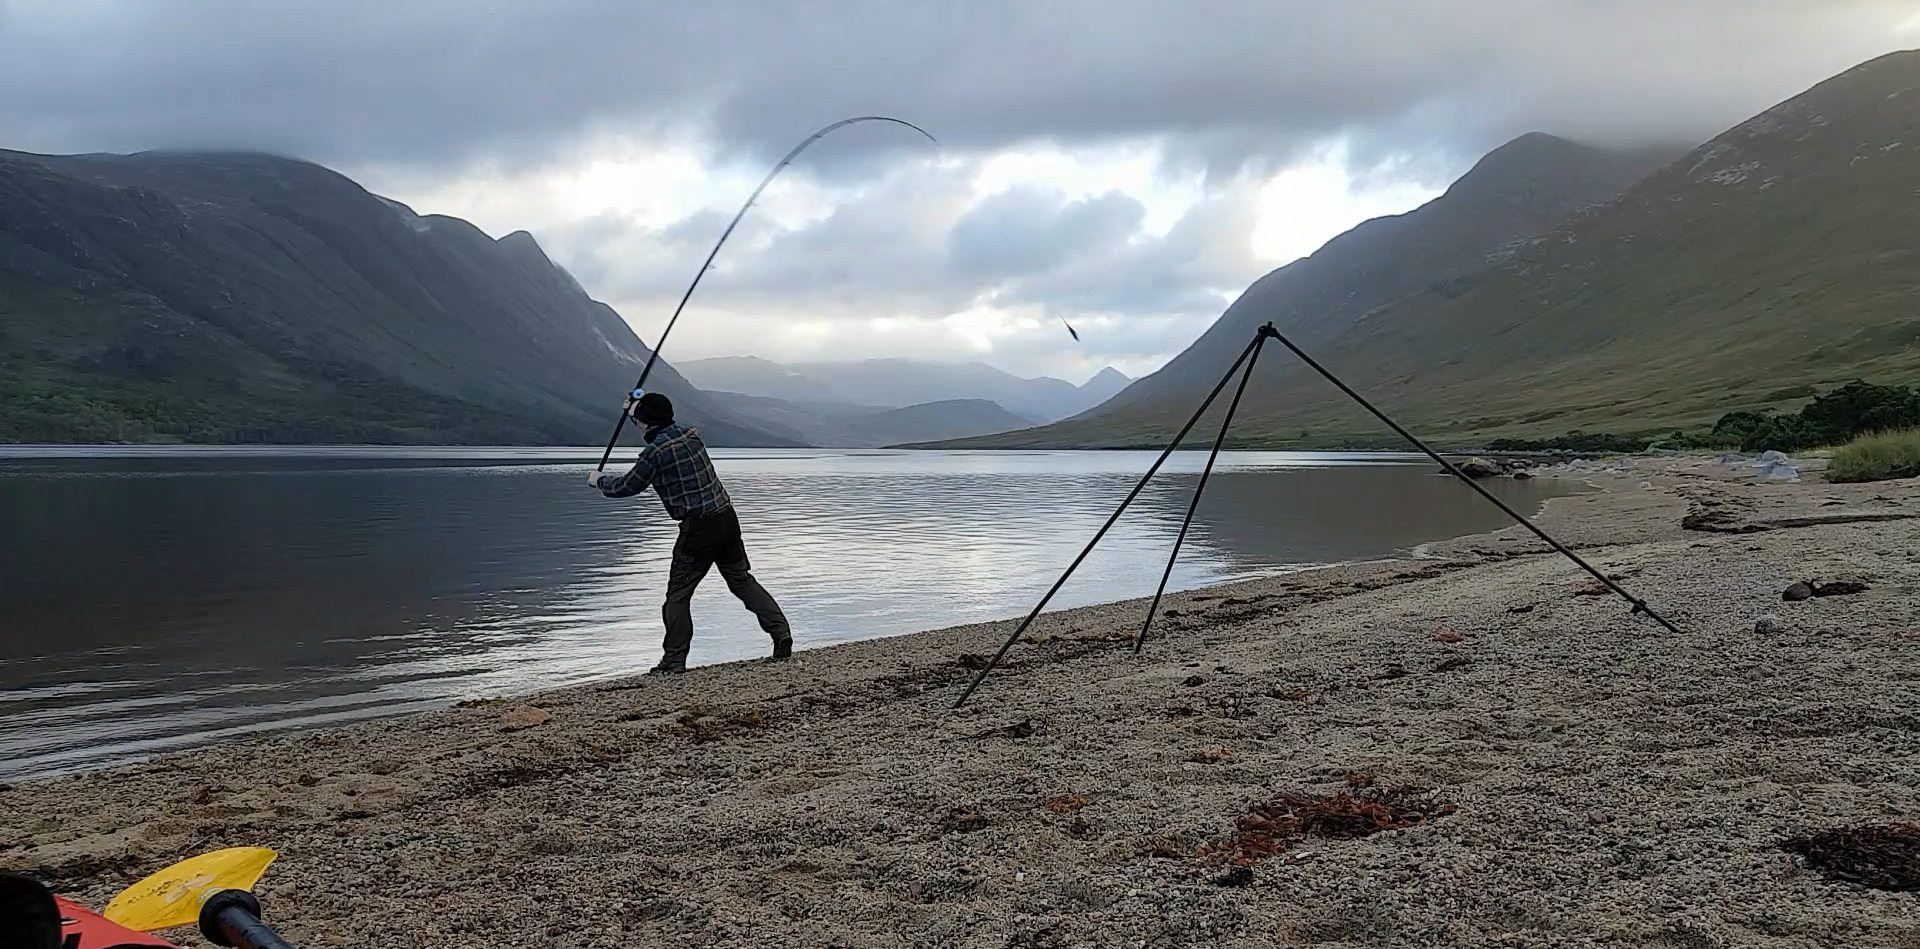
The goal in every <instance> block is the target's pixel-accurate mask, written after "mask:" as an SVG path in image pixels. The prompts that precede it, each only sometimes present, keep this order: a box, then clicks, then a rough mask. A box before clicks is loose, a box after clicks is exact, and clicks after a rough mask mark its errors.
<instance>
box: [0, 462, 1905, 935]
mask: <svg viewBox="0 0 1920 949" xmlns="http://www.w3.org/2000/svg"><path fill="white" fill-rule="evenodd" d="M1627 464H1628V465H1630V467H1628V468H1625V469H1619V468H1617V466H1616V470H1607V466H1598V465H1594V466H1585V467H1582V468H1580V469H1576V470H1568V471H1562V472H1559V473H1558V474H1559V476H1564V477H1579V478H1584V479H1589V480H1591V481H1593V482H1594V483H1595V484H1597V485H1600V486H1601V487H1603V488H1604V490H1602V491H1600V492H1596V493H1590V494H1583V495H1578V496H1574V497H1568V498H1561V499H1557V500H1555V501H1553V502H1551V503H1550V504H1549V506H1548V508H1547V510H1546V511H1545V512H1544V513H1543V515H1542V516H1541V522H1542V523H1543V524H1544V525H1546V526H1548V527H1549V528H1550V529H1552V530H1555V531H1557V532H1559V533H1560V534H1562V535H1563V536H1564V537H1565V538H1566V539H1568V540H1569V541H1571V542H1573V543H1575V544H1576V545H1577V546H1579V547H1580V548H1581V549H1582V551H1583V553H1584V554H1585V555H1586V556H1588V557H1590V558H1591V559H1593V560H1594V561H1595V562H1596V563H1598V564H1601V565H1603V568H1604V569H1605V570H1607V571H1609V572H1611V573H1613V574H1615V575H1617V576H1618V577H1619V579H1620V582H1621V583H1623V584H1624V585H1626V586H1627V587H1629V588H1630V589H1632V590H1633V591H1635V592H1636V593H1638V594H1639V595H1641V596H1643V597H1644V598H1646V599H1647V600H1648V601H1649V602H1650V603H1651V604H1653V605H1654V606H1655V607H1656V608H1657V609H1660V610H1662V611H1663V612H1665V613H1666V614H1667V615H1668V616H1669V617H1671V618H1672V619H1673V620H1674V621H1675V622H1676V623H1678V624H1679V625H1680V627H1681V628H1682V629H1683V630H1684V632H1683V633H1681V634H1680V635H1674V634H1672V633H1669V632H1667V631H1665V630H1663V629H1662V628H1660V627H1659V626H1657V625H1655V624H1653V623H1651V622H1648V621H1647V620H1646V619H1645V618H1642V617H1634V616H1631V615H1629V614H1628V611H1627V609H1626V605H1625V604H1624V603H1623V602H1621V601H1620V600H1619V599H1617V598H1615V597H1613V596H1611V595H1594V594H1591V593H1589V592H1587V588H1588V587H1589V585H1590V581H1589V580H1588V579H1587V578H1585V577H1584V575H1582V574H1580V573H1579V572H1578V571H1577V570H1576V569H1575V568H1574V567H1573V566H1572V565H1571V564H1569V563H1568V562H1566V561H1565V560H1563V559H1560V558H1559V557H1557V556H1553V555H1547V554H1542V553H1540V552H1539V551H1540V550H1541V547H1540V545H1539V544H1538V543H1537V542H1536V541H1534V540H1532V539H1531V537H1530V536H1528V535H1524V534H1522V533H1520V532H1519V531H1518V530H1517V529H1514V530H1508V531H1503V532H1500V533H1498V534H1493V535H1487V536H1481V537H1475V538H1465V539H1462V540H1458V541H1451V542H1447V543H1442V544H1436V545H1433V546H1432V547H1431V548H1429V549H1427V550H1426V551H1424V552H1423V553H1424V554H1425V556H1424V557H1423V558H1421V559H1407V560H1399V561H1393V562H1387V563H1380V564H1371V565H1364V566H1355V567H1344V568H1337V569H1330V570H1322V571H1315V572H1312V573H1308V574H1300V575H1294V576H1288V577H1279V578H1273V579H1268V580H1260V581H1254V582H1249V583H1242V584H1237V585H1233V586H1228V587H1218V588H1213V589H1209V590H1202V591H1195V592H1192V593H1187V594H1182V595H1178V596H1174V597H1172V598H1171V599H1170V601H1169V602H1168V604H1167V608H1166V611H1165V614H1164V617H1165V618H1164V619H1163V620H1162V622H1161V624H1160V626H1159V628H1158V629H1159V632H1160V633H1162V634H1164V638H1161V637H1159V636H1156V638H1154V639H1152V640H1150V641H1149V642H1148V643H1147V646H1146V650H1145V652H1144V654H1143V655H1141V656H1138V657H1136V656H1134V655H1133V654H1132V653H1131V650H1130V648H1129V644H1128V642H1127V640H1128V638H1129V637H1131V635H1132V634H1133V631H1134V630H1135V629H1136V628H1137V625H1138V623H1139V620H1140V617H1141V613H1142V604H1140V603H1138V602H1132V603H1120V604H1110V605H1105V606H1098V607H1091V608H1087V609H1080V610H1073V611H1069V612H1063V613H1059V614H1050V615H1048V616H1047V617H1044V618H1043V620H1042V621H1041V622H1040V623H1039V624H1037V626H1036V628H1035V629H1034V630H1033V633H1034V640H1033V641H1032V642H1030V643H1027V644H1023V645H1021V646H1018V647H1016V648H1015V649H1014V651H1013V652H1012V653H1011V654H1010V656H1009V659H1010V661H1009V663H1008V664H1007V666H1006V667H1005V668H1003V669H1002V670H1001V671H1000V672H999V673H998V674H996V675H995V676H994V677H993V678H991V679H990V680H988V682H987V684H986V685H985V686H984V687H983V688H982V690H981V691H980V692H979V693H978V695H977V696H976V697H975V699H974V702H973V703H972V704H971V705H970V706H969V707H967V708H965V709H963V710H961V711H954V710H953V709H951V708H950V706H951V704H952V702H953V700H954V698H955V697H956V695H957V694H958V692H959V689H960V687H961V686H962V685H963V683H964V681H965V677H966V676H968V675H969V674H970V673H969V671H968V670H967V669H965V668H963V667H962V666H961V665H960V664H959V663H958V662H957V661H956V660H957V658H958V657H960V656H961V655H962V654H965V653H989V652H991V651H992V649H993V648H994V647H995V646H996V645H997V643H998V641H999V640H1000V639H1001V638H1003V637H1004V636H1005V634H1006V632H1007V631H1008V630H1009V629H1010V626H1009V624H1007V623H998V624H988V625H983V626H973V627H964V628H958V629H949V630H941V631H936V632H930V633H922V634H916V635H912V636H905V637H901V638H897V639H891V640H883V641H874V642H865V643H856V644H851V645H845V646H837V647H833V648H829V649H820V650H815V651H807V652H803V653H801V654H800V655H798V656H797V657H796V658H795V659H794V660H793V661H792V662H789V663H786V664H772V663H741V664H734V665H728V666H716V667H709V668H704V669H697V670H695V671H694V672H692V673H690V674H688V675H686V676H684V677H678V678H672V679H665V680H656V679H644V680H643V679H635V680H624V681H618V682H613V683H602V684H598V685H593V686H585V687H579V688H573V689H567V690H562V691H557V692H552V693H549V694H544V695H539V696H533V697H523V698H511V699H505V700H502V701H498V702H487V703H482V704H477V705H469V706H465V707H457V708H451V709H448V710H446V711H444V712H439V713H434V714H429V715H425V716H420V717H415V718H408V719H403V720H397V721H391V722H383V723H375V724H369V725H362V726H355V727H349V728H341V729H334V730H326V731H315V732H307V733H299V734H293V735H287V736H281V737H273V738H267V739H262V740H251V741H237V742H231V743H227V744H223V745H220V746H217V747H214V748H210V749H205V750H201V751H195V752H190V753H186V754H180V755H175V756H170V757H165V758H160V759H156V760H154V761H151V762H147V763H143V764H138V765H134V766H129V767H124V768H119V769H115V770H111V771H106V772H100V773H94V774H87V775H81V776H76V777H71V778H63V779H54V780H46V781H36V782H28V783H26V784H23V785H21V786H19V787H15V788H13V789H11V790H7V791H5V792H0V867H5V868H8V869H15V870H26V871H29V872H32V873H35V874H38V875H40V876H42V877H43V878H45V879H48V880H50V881H52V882H53V883H55V884H57V885H58V886H60V887H61V888H63V889H66V890H68V891H70V892H73V893H75V894H77V895H79V896H80V897H82V898H83V899H86V900H88V901H92V902H95V903H98V902H100V901H103V900H104V899H105V898H106V897H108V896H109V895H111V894H112V893H113V892H114V891H115V890H116V889H117V888H118V887H120V886H122V885H124V884H126V883H128V882H130V881H132V880H133V879H135V878H137V877H139V876H141V875H143V874H144V873H146V872H148V871H150V870H153V869H156V868H158V867H160V866H163V865H165V864H167V863H170V862H172V861H174V860H177V859H180V858H182V857H185V856H188V855H190V854H192V853H196V852H199V851H202V850H207V849H212V848H215V847H220V846H229V845H241V844H258V845H266V846H271V847H274V848H276V849H278V850H279V851H280V853H281V857H280V861H279V862H278V863H277V864H276V865H275V866H274V867H273V869H272V870H271V871H270V872H269V874H268V877H267V880H266V881H265V883H264V885H263V886H262V888H261V890H260V893H261V897H262V900H263V902H264V903H265V905H266V907H267V913H268V916H269V918H270V920H271V921H272V922H274V923H275V924H277V925H278V926H279V927H280V929H281V931H282V932H283V933H284V934H285V935H286V936H287V937H288V938H289V939H290V940H292V941H293V942H294V944H295V945H299V946H423V947H426V946H432V947H439V946H449V947H452V946H543V947H544V946H643V945H660V946H689V945H691V946H700V945H714V946H723V945H724V946H799V945H804V946H996V947H998V946H1079V945H1103V946H1104V945H1112V946H1174V945H1222V946H1257V945H1259V946H1264V945H1295V944H1311V945H1328V946H1339V945H1396V946H1399V945H1410V946H1421V945H1444V946H1489V945H1500V946H1675V947H1707V946H1842V945H1844V946H1852V947H1872V946H1903V947H1914V946H1920V912H1916V910H1920V904H1917V902H1916V901H1917V900H1920V897H1917V896H1916V895H1915V894H1911V893H1890V892H1883V891H1877V890H1872V889H1867V888H1864V887H1860V886H1856V885H1852V884H1846V883H1835V882H1829V881H1826V880H1824V879H1822V878H1821V877H1820V876H1819V875H1817V874H1815V873H1813V872H1811V871H1810V870H1809V869H1808V868H1806V867H1804V866H1802V865H1801V864H1799V863H1798V862H1796V860H1795V859H1794V858H1793V857H1791V856H1789V855H1787V854H1786V853H1784V852H1783V851H1782V850H1781V849H1780V844H1781V843H1782V841H1783V840H1785V839H1786V838H1788V837H1790V836H1792V835H1794V834H1796V833H1799V832H1803V831H1808V830H1817V829H1821V828H1827V827H1833V826H1838V825H1842V824H1847V823H1851V822H1857V821H1880V820H1890V819H1902V818H1904V819H1909V820H1911V819H1915V818H1916V817H1920V712H1916V709H1917V708H1920V701H1916V700H1920V633H1917V632H1916V627H1915V624H1914V621H1913V617H1915V616H1916V615H1917V613H1920V611H1916V606H1917V605H1920V534H1917V533H1916V530H1915V528H1916V526H1920V524H1916V521H1915V520H1914V518H1915V517H1916V516H1920V483H1917V482H1912V481H1907V482H1893V483H1886V484H1879V485H1858V486H1839V485H1827V484H1823V483H1819V482H1818V480H1817V475H1814V476H1813V477H1812V478H1810V481H1809V483H1805V484H1768V485H1759V484H1750V483H1742V482H1740V481H1737V480H1734V475H1733V474H1732V473H1730V472H1728V471H1727V469H1725V468H1724V467H1722V466H1717V465H1714V464H1712V463H1711V462H1708V461H1705V460H1701V459H1665V460H1639V461H1634V462H1629V463H1627ZM1469 502H1471V498H1468V499H1467V500H1466V501H1463V503H1469ZM1689 515H1693V521H1692V523H1694V524H1695V525H1696V526H1704V527H1712V528H1715V529H1713V530H1687V529H1683V528H1682V526H1681V524H1682V521H1683V519H1686V518H1688V516H1689ZM1842 576H1852V577H1859V578H1862V579H1864V580H1865V581H1866V582H1867V583H1868V585H1869V589H1868V590H1866V591H1865V592H1860V593H1855V594H1851V595H1845V596H1831V597H1820V598H1815V599H1811V600H1807V601H1804V602H1793V603H1788V602H1782V600H1781V598H1780V594H1781V591H1782V589H1783V588H1785V587H1786V586H1787V585H1788V584H1790V583H1792V582H1794V581H1796V580H1804V579H1831V578H1836V577H1842ZM1763 616H1771V617H1773V618H1774V619H1775V620H1776V621H1777V622H1773V623H1769V624H1765V625H1766V626H1767V628H1768V631H1767V632H1763V633H1760V632H1756V630H1755V627H1756V621H1758V620H1760V619H1761V617H1763ZM1452 640H1457V641H1452ZM527 708H537V709H539V710H542V711H544V712H546V713H549V717H547V718H545V720H543V721H538V723H533V722H535V721H536V720H540V719H541V718H542V716H541V715H539V714H537V713H531V712H529V711H527ZM503 721H513V722H516V723H518V724H519V725H521V726H524V727H518V728H517V729H516V730H508V727H509V726H507V725H505V724H503ZM1369 781H1371V782H1373V783H1374V784H1375V785H1376V786H1388V785H1396V784H1402V783H1407V784H1414V785H1418V786H1421V787H1424V788H1427V789H1430V793H1431V798H1432V799H1433V800H1435V801H1438V802H1443V803H1444V804H1446V805H1450V806H1451V807H1452V809H1453V812H1452V813H1451V814H1449V815H1446V816H1441V817H1437V818H1435V819H1433V820H1431V821H1428V822H1425V823H1423V824H1421V825H1418V826H1414V827H1411V828H1407V829H1401V830H1392V831H1388V832H1384V833H1380V834H1376V835H1374V836H1370V837H1365V838H1362V839H1351V840H1334V839H1322V838H1314V837H1309V838H1307V839H1306V840H1304V841H1301V842H1300V843H1299V844H1298V845H1296V846H1294V847H1292V848H1291V849H1290V850H1288V851H1287V852H1286V853H1285V854H1283V855H1281V856H1278V857H1275V858H1273V859H1268V860H1264V861H1261V862H1258V863H1257V864H1255V865H1253V866H1252V867H1251V875H1250V876H1249V875H1246V874H1230V873H1228V872H1227V871H1228V870H1230V869H1231V867H1230V866H1229V865H1227V864H1224V863H1221V862H1220V861H1219V860H1218V859H1217V858H1211V857H1207V856H1202V855H1201V853H1202V851H1203V850H1205V849H1208V848H1209V845H1218V844H1219V843H1220V842H1221V841H1223V840H1225V839H1226V838H1227V837H1228V836H1229V835H1230V834H1231V833H1232V832H1233V830H1234V827H1235V821H1236V818H1237V817H1238V815H1240V814H1242V813H1243V812H1244V810H1245V809H1246V807H1247V806H1248V805H1249V804H1250V803H1254V802H1259V801H1264V800H1267V799H1269V798H1271V797H1272V796H1274V795H1275V794H1277V793H1279V792H1281V791H1294V790H1304V791H1310V792H1315V793H1326V794H1331V793H1335V792H1338V791H1340V790H1342V789H1346V788H1348V787H1349V785H1350V784H1354V783H1359V784H1364V783H1367V782H1369ZM1076 795H1078V797H1076ZM1049 803H1051V804H1052V806H1051V807H1049V806H1048V805H1049ZM1235 884H1237V885H1235ZM177 935H178V938H179V940H180V941H181V942H182V943H184V944H190V945H197V944H198V943H197V942H196V937H194V936H192V934H191V933H186V932H182V933H178V934H177Z"/></svg>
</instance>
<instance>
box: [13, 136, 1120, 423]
mask: <svg viewBox="0 0 1920 949" xmlns="http://www.w3.org/2000/svg"><path fill="white" fill-rule="evenodd" d="M646 358H647V350H646V349H645V347H643V346H642V345H641V343H640V341H639V340H638V339H637V338H636V337H635V336H634V334H633V332H632V331H631V330H630V329H629V328H628V327H627V324H626V322H625V321H624V320H622V319H621V318H620V316H619V315H618V314H616V313H615V312H614V311H613V310H612V309H610V308H609V307H607V306H606V305H605V304H602V303H600V302H598V301H595V300H593V299H592V298H591V297H589V296H588V295H587V293H586V292H585V290H583V289H582V288H581V287H580V285H579V284H578V283H576V282H575V281H574V279H573V278H572V277H571V276H570V275H568V274H567V272H566V271H565V270H563V269H561V268H560V267H559V266H557V265H555V264H554V263H553V262H552V261H551V260H549V259H548V258H547V256H546V254H545V253H544V252H542V250H541V249H540V245H539V244H538V243H537V242H536V241H535V240H534V238H533V237H532V236H531V235H529V234H527V233H526V232H524V231H516V232H514V233H512V234H508V235H506V236H505V237H502V238H500V239H498V240H495V239H493V238H490V237H488V236H487V235H486V234H484V233H482V232H481V231H480V230H479V229H478V228H476V227H474V226H473V225H471V224H468V223H467V222H465V221H462V220H460V219H458V218H452V217H444V216H440V215H424V216H423V215H418V214H415V213H414V212H413V210H412V209H410V208H408V207H406V206H405V205H403V204H400V203H398V202H395V201H391V200H388V199H385V198H381V197H378V196H376V195H373V194H370V193H368V192H367V191H366V190H364V189H362V188H361V187H360V186H359V185H357V184H355V183H353V182H352V181H350V180H348V179H347V178H345V177H342V176H341V175H338V174H336V173H334V172H331V171H328V170H327V169H325V168H322V167H320V166H318V165H314V164H310V163H307V162H302V161H295V160H292V159H286V158H278V157H274V156H269V155H259V154H247V153H192V152H148V153H142V154H137V155H75V156H46V155H31V154H25V153H21V152H5V151H0V441H12V442H106V441H136V442H279V443H297V442H314V443H340V442H360V443H390V444H429V443H468V444H474V443H491V444H576V445H592V444H595V443H598V442H599V441H601V440H602V439H604V438H605V437H606V433H607V431H608V430H609V428H610V426H611V424H612V422H613V419H614V417H615V413H616V412H617V411H618V406H619V401H620V398H621V396H622V394H623V393H625V392H626V391H627V388H628V387H629V386H631V385H632V384H633V381H634V379H635V377H637V376H638V375H639V372H640V366H641V365H642V364H643V363H644V362H645V360H646ZM808 371H815V372H823V373H827V374H828V376H829V378H832V379H834V380H835V381H836V382H837V383H849V384H853V383H858V387H857V388H855V389H854V391H855V393H856V394H857V396H858V397H859V398H861V399H868V398H871V399H872V402H871V404H865V405H855V404H852V403H851V402H849V401H848V400H847V399H846V398H845V397H843V396H842V395H840V394H838V393H837V392H835V391H829V390H826V389H823V388H817V389H809V388H807V387H805V386H804V385H793V386H788V387H786V388H784V389H783V388H781V387H780V386H779V385H777V384H770V385H769V386H765V387H760V388H759V389H749V390H744V391H759V392H763V393H766V394H771V395H774V396H776V397H777V398H774V399H749V398H747V397H745V396H738V395H734V394H731V393H705V392H702V391H700V390H699V389H698V388H696V387H695V386H694V385H693V384H691V383H689V382H688V381H687V380H686V379H685V378H683V377H682V376H681V375H680V374H679V373H678V372H677V371H675V369H674V368H673V367H672V366H671V365H668V364H667V363H666V362H665V361H664V360H663V361H661V362H660V363H658V364H657V365H656V366H655V367H654V370H653V374H652V377H651V378H650V379H649V380H648V383H647V387H648V388H649V389H653V390H656V391H661V392H664V393H666V394H668V395H670V396H672V397H673V398H674V400H675V402H676V403H677V406H678V409H679V414H680V416H681V417H682V418H683V419H686V420H688V421H690V422H692V423H694V424H696V425H698V426H699V427H700V428H701V429H702V430H703V431H704V432H705V433H706V435H707V437H708V439H709V440H710V441H711V442H713V443H714V444H717V445H751V446H797V445H847V446H877V445H886V444H893V443H896V442H902V441H917V440H927V439H939V438H955V437H961V436H967V435H978V434H983V433H988V432H998V431H1005V430H1008V429H1013V428H1026V427H1029V426H1032V425H1035V424H1039V423H1041V422H1045V421H1051V420H1053V419H1056V418H1059V417H1061V415H1063V414H1065V413H1066V412H1067V411H1077V410H1079V409H1082V408H1086V407H1089V406H1091V405H1093V404H1095V403H1097V402H1099V401H1101V400H1102V399H1104V398H1105V397H1106V396H1107V395H1109V394H1111V388H1112V384H1113V382H1114V379H1113V377H1112V376H1111V375H1106V376H1102V377H1101V378H1100V380H1098V381H1099V382H1100V384H1099V385H1096V386H1093V387H1091V388H1089V389H1087V390H1086V391H1085V392H1082V390H1081V389H1079V388H1077V387H1075V386H1072V385H1069V384H1067V383H1065V382H1060V381H1059V380H1023V379H1018V378H1016V377H1013V376H1010V375H1006V374H1004V373H998V371H997V370H992V369H990V368H989V367H986V366H980V365H978V364H975V365H972V366H966V367H955V368H953V369H951V370H949V369H948V368H947V367H944V366H940V365H937V364H900V365H897V366H896V365H883V364H852V365H850V366H849V367H846V368H845V369H844V371H842V370H841V369H840V368H838V367H827V366H819V367H808ZM888 378H891V379H892V380H893V381H892V382H888V381H886V380H887V379H888ZM915 379H919V380H923V381H924V382H925V384H924V385H920V386H918V387H917V388H916V386H915V385H914V384H913V383H914V380H915ZM962 380H974V381H972V382H964V383H963V381H962ZM988 393H993V394H996V395H1002V396H1007V397H1009V398H1011V399H1013V400H1014V401H1016V402H1017V403H1018V404H1020V405H1022V406H1034V405H1044V406H1046V411H1045V412H1036V413H1035V414H1032V415H1028V414H1016V413H1015V412H1010V411H1008V410H1006V409H1004V408H1002V407H1001V406H999V405H996V404H994V403H993V402H992V401H990V400H988V396H987V394H988ZM882 395H884V398H881V397H880V396H882ZM919 403H928V404H919Z"/></svg>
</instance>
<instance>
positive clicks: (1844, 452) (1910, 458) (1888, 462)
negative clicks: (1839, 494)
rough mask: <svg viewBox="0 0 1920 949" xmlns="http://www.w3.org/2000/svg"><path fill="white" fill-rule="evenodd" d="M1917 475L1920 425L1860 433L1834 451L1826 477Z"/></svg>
mask: <svg viewBox="0 0 1920 949" xmlns="http://www.w3.org/2000/svg"><path fill="white" fill-rule="evenodd" d="M1892 478H1920V429H1916V428H1908V429H1903V430H1900V431H1894V432H1880V433H1877V434H1873V435H1862V436H1860V437H1859V438H1856V439H1854V440H1853V441H1850V442H1848V443H1846V444H1845V445H1843V446H1841V447H1840V450H1839V451H1836V452H1834V454H1833V461H1831V462H1829V463H1828V465H1827V480H1828V481H1841V482H1853V481H1886V480H1889V479H1892Z"/></svg>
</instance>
